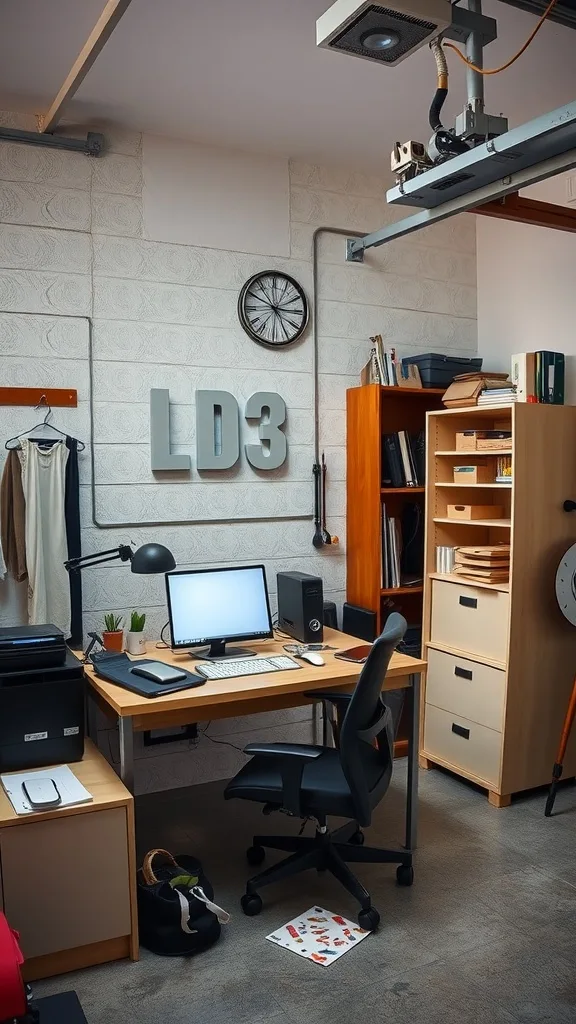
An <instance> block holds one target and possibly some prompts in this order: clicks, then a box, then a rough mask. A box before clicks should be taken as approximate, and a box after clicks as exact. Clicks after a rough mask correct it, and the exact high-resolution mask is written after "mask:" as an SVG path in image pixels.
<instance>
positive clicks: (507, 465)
mask: <svg viewBox="0 0 576 1024" xmlns="http://www.w3.org/2000/svg"><path fill="white" fill-rule="evenodd" d="M496 483H497V484H511V483H512V456H511V455H499V456H498V457H497V459H496Z"/></svg>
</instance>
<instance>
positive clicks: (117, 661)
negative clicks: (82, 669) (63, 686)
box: [92, 653, 208, 697]
mask: <svg viewBox="0 0 576 1024" xmlns="http://www.w3.org/2000/svg"><path fill="white" fill-rule="evenodd" d="M156 660H157V659H153V658H139V659H138V661H137V662H134V661H132V660H131V659H130V658H129V657H128V655H127V654H115V653H113V654H111V655H110V656H109V655H108V654H106V655H105V656H104V657H102V655H99V656H97V657H96V658H93V660H92V667H93V669H94V671H95V673H96V675H97V676H99V678H100V679H106V680H107V681H108V682H109V683H116V685H117V686H121V687H122V688H123V689H124V690H130V691H131V692H132V693H138V694H140V696H141V697H162V696H163V695H164V694H166V693H177V692H178V690H189V689H191V688H192V687H193V686H204V684H205V683H207V682H208V680H207V679H205V678H204V676H197V675H194V673H193V672H187V671H186V669H184V668H183V669H182V670H181V671H182V672H186V678H185V679H177V680H176V682H175V683H155V682H154V680H153V679H145V678H144V676H137V675H135V674H134V673H133V672H132V671H131V669H132V667H133V665H135V664H136V665H146V664H154V663H155V661H156Z"/></svg>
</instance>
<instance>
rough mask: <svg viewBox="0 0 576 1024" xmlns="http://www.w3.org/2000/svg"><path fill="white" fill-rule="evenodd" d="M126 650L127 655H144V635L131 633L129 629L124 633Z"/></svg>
mask: <svg viewBox="0 0 576 1024" xmlns="http://www.w3.org/2000/svg"><path fill="white" fill-rule="evenodd" d="M126 650H127V651H128V654H146V639H145V637H144V633H143V632H142V631H140V632H139V633H133V632H132V630H131V629H129V630H128V632H127V633H126Z"/></svg>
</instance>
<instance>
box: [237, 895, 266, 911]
mask: <svg viewBox="0 0 576 1024" xmlns="http://www.w3.org/2000/svg"><path fill="white" fill-rule="evenodd" d="M240 906H241V907H242V910H243V911H244V913H245V914H246V916H247V917H256V914H259V913H260V911H261V910H262V899H261V897H260V896H259V895H258V893H257V892H247V893H244V896H243V897H242V899H241V900H240Z"/></svg>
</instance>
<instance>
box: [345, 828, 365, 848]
mask: <svg viewBox="0 0 576 1024" xmlns="http://www.w3.org/2000/svg"><path fill="white" fill-rule="evenodd" d="M348 842H349V843H352V845H353V846H364V843H365V842H366V836H365V835H364V833H363V831H362V829H361V828H359V829H357V830H356V832H353V833H352V835H351V836H350V839H349V840H348Z"/></svg>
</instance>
